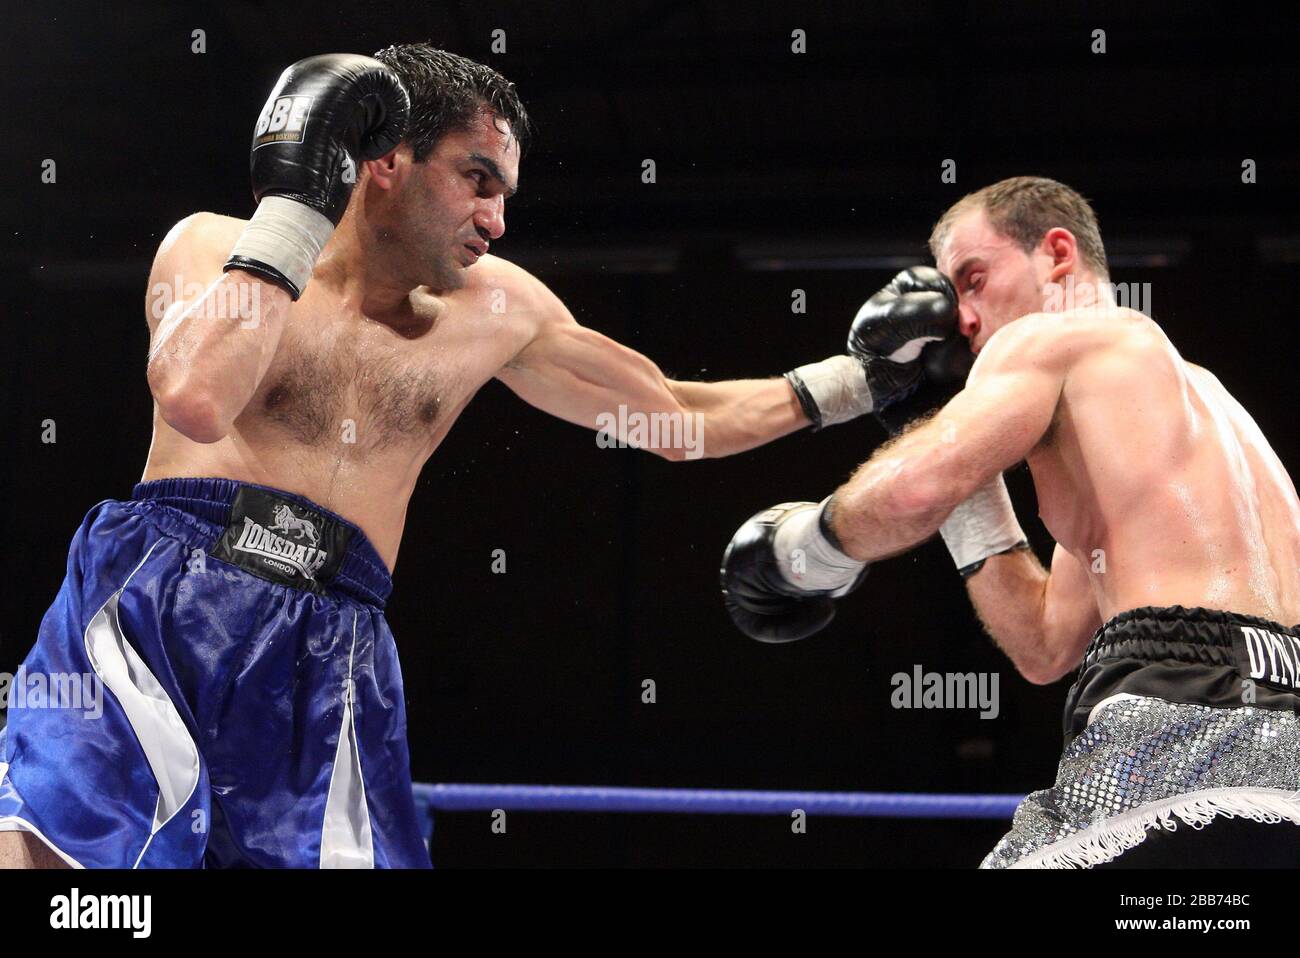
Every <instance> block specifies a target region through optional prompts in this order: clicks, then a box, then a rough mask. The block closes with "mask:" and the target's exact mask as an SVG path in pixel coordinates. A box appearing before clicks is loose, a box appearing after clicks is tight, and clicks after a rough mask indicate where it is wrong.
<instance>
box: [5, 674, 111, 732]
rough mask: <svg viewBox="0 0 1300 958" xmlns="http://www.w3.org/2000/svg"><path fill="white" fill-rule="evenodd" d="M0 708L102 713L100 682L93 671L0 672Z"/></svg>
mask: <svg viewBox="0 0 1300 958" xmlns="http://www.w3.org/2000/svg"><path fill="white" fill-rule="evenodd" d="M0 707H4V708H18V709H74V710H76V711H79V712H83V713H85V714H83V715H82V716H81V717H82V718H84V719H97V718H99V717H100V716H101V715H103V714H104V683H103V681H102V680H101V679H100V677H99V676H98V675H96V674H95V673H93V672H85V673H82V672H29V671H27V669H26V667H25V666H19V668H18V671H17V672H13V673H10V672H0Z"/></svg>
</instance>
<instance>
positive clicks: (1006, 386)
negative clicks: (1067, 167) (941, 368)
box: [832, 317, 1101, 684]
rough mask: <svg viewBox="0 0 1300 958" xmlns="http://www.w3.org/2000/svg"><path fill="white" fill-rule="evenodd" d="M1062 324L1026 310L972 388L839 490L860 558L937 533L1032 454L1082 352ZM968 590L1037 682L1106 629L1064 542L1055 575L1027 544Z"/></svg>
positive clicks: (851, 549) (835, 520) (845, 540)
mask: <svg viewBox="0 0 1300 958" xmlns="http://www.w3.org/2000/svg"><path fill="white" fill-rule="evenodd" d="M1058 323H1059V319H1056V320H1046V321H1043V320H1037V319H1035V318H1034V317H1026V318H1025V319H1022V320H1019V321H1017V323H1016V325H1015V326H1010V327H1007V328H1006V329H1005V330H1004V331H1001V332H999V334H998V335H997V336H996V337H995V338H993V339H990V340H989V343H988V345H987V346H986V347H985V349H984V351H983V353H982V354H981V355H980V358H979V361H978V362H977V363H976V365H975V367H974V368H973V369H972V370H971V374H970V378H969V379H968V381H967V385H966V388H965V389H964V390H963V391H962V392H961V393H959V394H958V395H957V396H955V397H954V398H953V399H952V400H951V401H950V402H949V403H948V404H947V405H946V406H945V407H943V408H942V409H940V410H939V411H938V412H937V413H936V414H935V415H934V416H932V417H931V418H930V419H928V420H926V421H925V422H923V423H921V424H920V425H917V426H913V427H912V429H911V430H909V431H908V432H905V433H904V434H903V435H902V436H900V437H899V438H898V439H897V440H895V441H893V442H892V443H890V444H888V445H886V446H883V447H881V449H880V450H879V451H878V452H877V453H876V455H874V456H873V457H872V458H871V459H870V460H868V462H867V463H865V464H864V465H863V466H862V467H861V468H860V469H859V470H858V472H857V473H856V474H855V475H854V476H853V478H852V479H850V480H849V482H848V483H846V484H845V485H844V486H843V487H841V489H840V490H839V491H838V492H836V494H835V498H834V508H833V512H832V528H833V530H834V531H835V533H836V535H837V536H838V538H839V539H840V542H841V544H842V545H843V547H844V549H845V551H846V552H848V554H849V555H851V556H853V557H854V558H857V559H860V560H865V561H873V560H875V559H879V558H884V557H886V556H889V555H894V554H897V553H898V552H902V551H904V550H906V549H908V548H911V547H912V546H914V545H917V544H918V543H920V542H922V541H924V540H925V539H928V538H929V537H930V536H931V535H933V534H934V533H935V531H937V530H938V528H939V526H940V525H941V524H942V523H943V520H944V519H945V518H946V517H947V516H948V514H949V513H950V512H951V511H952V510H953V509H954V508H955V507H956V506H957V505H958V504H959V503H960V502H962V501H963V500H964V499H966V498H967V497H968V496H970V495H971V494H972V493H973V492H974V491H975V490H976V489H978V488H980V487H981V486H982V485H984V484H985V483H986V482H988V481H989V480H991V479H993V478H994V477H995V476H997V475H999V474H1000V473H1001V472H1002V471H1004V470H1005V469H1007V468H1009V467H1010V466H1012V465H1014V464H1015V463H1017V462H1019V461H1021V460H1022V459H1023V458H1024V457H1025V456H1026V455H1028V454H1029V452H1030V451H1031V450H1032V449H1033V448H1034V446H1035V445H1037V443H1038V442H1039V440H1040V439H1041V438H1042V437H1043V435H1044V433H1045V432H1046V431H1047V428H1048V426H1049V425H1050V424H1051V421H1052V416H1053V414H1054V413H1055V410H1056V405H1057V402H1058V400H1059V398H1060V394H1061V390H1062V388H1063V387H1064V383H1065V377H1066V375H1067V374H1068V371H1069V366H1070V364H1071V363H1072V362H1073V361H1074V360H1075V358H1076V357H1075V356H1074V355H1073V354H1072V351H1071V350H1070V349H1069V348H1068V347H1063V346H1062V345H1061V337H1060V327H1059V325H1057V324H1058ZM967 589H968V592H969V594H970V598H971V602H972V604H973V605H974V606H975V609H976V612H977V614H978V615H979V617H980V620H981V621H982V622H983V624H984V626H985V629H986V630H987V631H988V633H989V634H990V636H992V638H993V640H994V641H995V642H996V643H997V645H998V646H999V648H1001V649H1002V650H1003V651H1004V652H1005V653H1006V654H1007V656H1008V657H1010V658H1011V660H1012V662H1014V663H1015V665H1016V667H1017V669H1019V671H1020V672H1021V674H1022V675H1024V676H1025V677H1026V678H1027V679H1029V680H1030V681H1031V682H1035V683H1040V684H1045V683H1048V682H1052V681H1055V680H1056V679H1057V678H1059V677H1060V676H1061V675H1063V674H1064V673H1065V672H1067V671H1068V670H1069V669H1071V668H1072V667H1074V666H1075V665H1076V664H1077V663H1078V661H1079V657H1080V655H1082V653H1083V650H1084V648H1085V647H1086V645H1087V642H1088V639H1089V638H1090V637H1091V635H1092V633H1093V632H1095V631H1096V629H1097V628H1098V627H1099V626H1100V625H1101V622H1100V619H1099V614H1098V612H1097V605H1096V600H1095V599H1094V597H1093V595H1092V591H1091V584H1090V583H1089V581H1088V576H1087V572H1086V571H1085V570H1084V569H1083V567H1082V566H1080V564H1079V562H1078V560H1077V559H1075V558H1074V557H1073V556H1072V555H1070V553H1068V552H1067V551H1066V550H1065V549H1063V548H1062V547H1061V546H1059V545H1058V546H1057V547H1056V551H1055V553H1054V554H1053V557H1052V569H1051V573H1050V574H1049V573H1048V571H1047V570H1046V569H1044V568H1043V567H1042V565H1041V564H1040V563H1039V561H1038V559H1037V558H1036V557H1035V556H1034V555H1033V553H1032V552H1030V551H1028V550H1016V551H1013V552H1008V553H1006V554H1003V555H994V556H991V557H989V559H988V560H987V561H986V562H985V564H984V566H983V568H982V569H980V571H978V572H977V573H975V574H974V575H973V576H971V578H970V579H968V580H967Z"/></svg>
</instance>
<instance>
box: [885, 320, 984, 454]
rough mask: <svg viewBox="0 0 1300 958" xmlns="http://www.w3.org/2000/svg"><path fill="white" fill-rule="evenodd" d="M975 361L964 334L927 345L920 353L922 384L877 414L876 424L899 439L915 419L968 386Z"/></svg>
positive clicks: (952, 334) (934, 408) (952, 335)
mask: <svg viewBox="0 0 1300 958" xmlns="http://www.w3.org/2000/svg"><path fill="white" fill-rule="evenodd" d="M974 364H975V357H974V355H973V354H972V353H971V351H970V340H968V339H967V338H966V337H965V336H963V335H962V334H961V333H949V334H948V336H947V337H946V338H944V339H941V340H940V341H939V342H937V343H926V345H925V348H924V349H922V350H921V381H920V383H919V385H918V386H917V387H916V390H915V391H914V392H913V393H912V394H911V395H910V396H908V397H907V398H906V399H903V400H900V401H899V402H896V403H894V404H893V405H891V406H888V407H887V408H885V409H881V410H878V411H877V412H876V421H877V422H879V423H880V425H881V426H883V427H884V428H885V431H886V432H887V433H889V435H891V436H897V435H898V434H899V433H901V432H902V431H903V429H904V428H906V426H907V424H908V423H909V422H911V421H912V420H914V419H919V418H920V417H922V416H924V415H926V414H927V413H930V412H933V411H934V410H936V409H938V408H939V407H940V406H942V405H944V404H945V403H947V402H948V400H949V399H951V398H952V397H953V396H955V395H957V394H958V393H959V392H961V391H962V389H964V388H965V386H966V377H967V376H968V375H969V374H970V370H971V366H973V365H974Z"/></svg>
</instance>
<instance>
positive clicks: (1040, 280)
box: [937, 210, 1052, 353]
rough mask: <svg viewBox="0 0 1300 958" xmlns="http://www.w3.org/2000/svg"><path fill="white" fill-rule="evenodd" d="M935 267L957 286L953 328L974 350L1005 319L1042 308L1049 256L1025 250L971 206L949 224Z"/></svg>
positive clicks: (1003, 323) (977, 350) (976, 351)
mask: <svg viewBox="0 0 1300 958" xmlns="http://www.w3.org/2000/svg"><path fill="white" fill-rule="evenodd" d="M937 265H938V267H939V271H940V272H942V273H943V274H944V275H946V276H947V277H948V278H949V279H951V280H952V283H953V286H954V287H956V289H957V308H958V315H959V320H958V328H959V329H960V331H961V333H962V335H963V336H965V337H966V338H967V339H969V340H970V342H971V351H972V352H975V353H978V352H979V351H980V350H981V349H983V348H984V344H985V343H986V342H988V340H989V337H990V336H992V335H993V334H994V333H996V332H997V331H998V330H999V329H1001V328H1002V327H1003V326H1005V325H1006V324H1007V323H1010V322H1012V321H1013V320H1016V319H1019V318H1020V317H1021V316H1024V315H1025V314H1027V313H1036V312H1041V311H1042V309H1043V287H1044V285H1045V284H1046V283H1047V281H1048V276H1049V273H1050V270H1051V266H1052V258H1051V256H1050V255H1049V254H1047V253H1045V252H1044V251H1040V250H1035V251H1034V252H1033V253H1026V252H1025V251H1024V250H1022V249H1021V248H1020V246H1019V244H1017V243H1016V241H1015V240H1013V239H1010V238H1008V237H1006V236H1003V235H1002V234H1000V233H999V232H997V230H995V229H994V228H993V227H992V226H991V225H990V224H989V222H988V218H987V217H986V216H985V213H984V211H983V210H972V211H971V212H969V213H967V214H965V215H964V216H963V217H961V218H960V219H958V220H957V221H956V222H955V223H954V224H953V226H952V228H951V230H950V231H949V233H948V238H947V239H946V240H945V241H944V244H943V246H942V248H941V249H940V251H939V259H938V263H937Z"/></svg>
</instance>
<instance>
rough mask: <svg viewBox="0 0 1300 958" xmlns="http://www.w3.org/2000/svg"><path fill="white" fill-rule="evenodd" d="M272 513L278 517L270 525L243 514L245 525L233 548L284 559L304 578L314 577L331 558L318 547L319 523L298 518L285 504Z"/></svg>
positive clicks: (284, 561) (282, 561)
mask: <svg viewBox="0 0 1300 958" xmlns="http://www.w3.org/2000/svg"><path fill="white" fill-rule="evenodd" d="M273 516H274V518H275V521H274V522H272V523H271V525H269V526H263V525H261V524H260V523H258V522H255V521H253V520H252V519H250V518H249V517H248V516H244V526H243V528H242V529H241V530H240V532H239V538H238V539H236V540H235V542H234V544H233V545H232V546H231V548H232V549H234V550H235V551H237V552H244V553H247V554H249V555H255V556H259V557H261V558H263V559H266V560H269V561H271V562H278V563H283V564H285V565H288V566H289V567H290V568H291V569H292V570H293V571H295V572H297V573H298V574H299V575H300V576H302V577H303V578H304V579H313V580H314V579H315V578H316V573H317V572H319V571H320V570H321V567H322V566H324V565H325V563H326V562H327V561H328V560H329V553H328V552H326V551H325V550H324V549H321V548H318V546H319V545H320V534H319V533H318V532H317V531H316V526H315V525H314V524H313V523H312V522H311V521H310V520H308V519H300V518H298V517H297V516H295V515H294V514H293V510H292V509H290V508H289V507H288V506H286V505H283V504H281V505H278V506H276V507H275V510H274V512H273ZM279 533H284V535H280V534H279ZM290 537H292V538H290Z"/></svg>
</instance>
